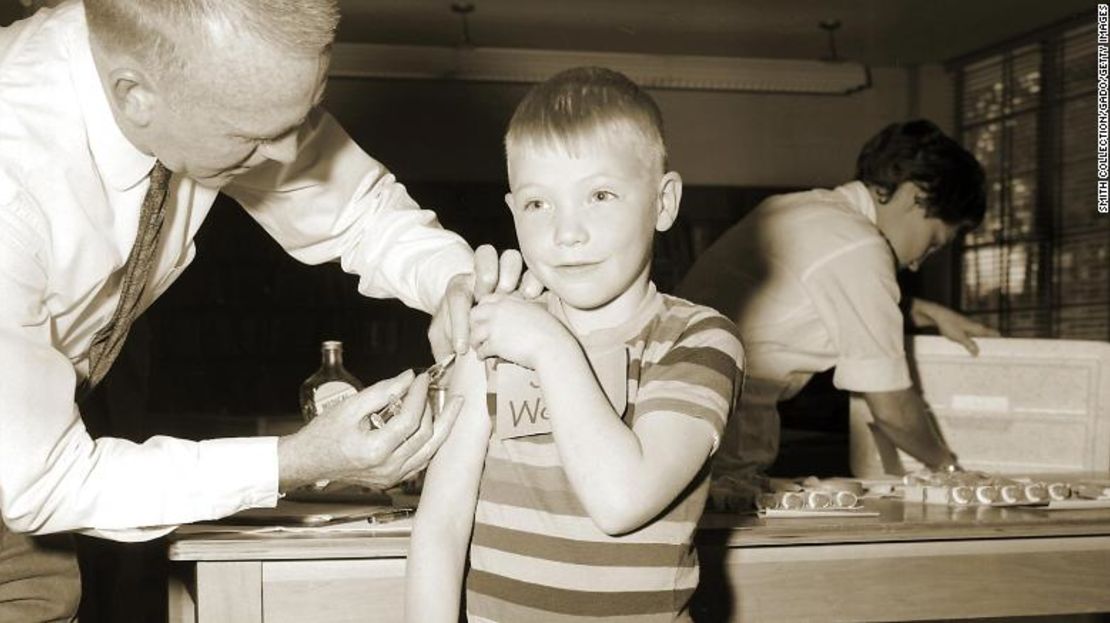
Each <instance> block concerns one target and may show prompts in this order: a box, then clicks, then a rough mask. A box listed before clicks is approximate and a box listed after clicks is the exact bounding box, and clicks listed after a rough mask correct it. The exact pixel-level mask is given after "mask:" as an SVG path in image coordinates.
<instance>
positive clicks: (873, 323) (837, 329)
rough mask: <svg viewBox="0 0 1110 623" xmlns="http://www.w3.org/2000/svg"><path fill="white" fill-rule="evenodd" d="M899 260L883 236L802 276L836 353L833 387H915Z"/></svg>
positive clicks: (848, 249)
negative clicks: (905, 334) (897, 274)
mask: <svg viewBox="0 0 1110 623" xmlns="http://www.w3.org/2000/svg"><path fill="white" fill-rule="evenodd" d="M893 262H894V259H893V257H891V253H890V250H889V249H888V248H887V246H886V243H885V242H883V240H882V239H881V238H878V237H875V238H870V239H867V240H864V241H859V242H857V243H855V244H854V245H851V246H848V247H845V248H843V249H841V250H840V251H839V252H838V253H837V254H836V255H835V256H833V257H829V258H827V260H826V261H824V262H821V263H820V264H818V265H815V266H814V267H813V268H811V269H810V270H809V271H808V272H807V273H806V274H804V275H802V276H801V282H802V285H803V287H804V288H805V289H806V291H807V292H808V294H809V296H810V298H811V299H812V301H813V303H814V305H815V307H816V308H817V313H818V315H819V316H820V317H821V320H822V322H823V323H824V324H825V326H826V328H827V329H828V333H829V336H830V339H832V340H833V341H834V342H835V344H834V346H835V348H836V350H837V353H838V355H837V361H836V370H835V372H833V384H834V385H835V386H837V387H839V388H840V389H845V390H848V391H855V392H886V391H895V390H899V389H905V388H907V387H910V386H911V384H912V382H911V380H910V373H909V366H908V365H907V364H906V354H905V350H904V347H903V341H904V338H903V335H902V312H901V310H899V308H898V298H899V291H898V282H897V280H896V279H895V274H894V268H893V266H894V264H893Z"/></svg>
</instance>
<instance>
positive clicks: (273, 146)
mask: <svg viewBox="0 0 1110 623" xmlns="http://www.w3.org/2000/svg"><path fill="white" fill-rule="evenodd" d="M297 136H298V132H296V131H293V132H290V133H288V134H286V135H285V136H283V137H281V138H279V139H277V140H274V141H270V142H267V143H262V144H261V145H259V146H258V151H260V152H262V155H263V156H266V157H267V158H269V159H270V160H276V161H278V162H281V163H284V164H289V163H291V162H293V160H294V159H295V158H296V157H297Z"/></svg>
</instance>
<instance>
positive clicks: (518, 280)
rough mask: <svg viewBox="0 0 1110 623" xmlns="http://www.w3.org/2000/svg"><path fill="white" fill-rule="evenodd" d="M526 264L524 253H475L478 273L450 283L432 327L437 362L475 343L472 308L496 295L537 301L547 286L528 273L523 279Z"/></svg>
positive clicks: (483, 250) (488, 248) (483, 249)
mask: <svg viewBox="0 0 1110 623" xmlns="http://www.w3.org/2000/svg"><path fill="white" fill-rule="evenodd" d="M523 269H524V260H523V259H522V258H521V256H520V251H517V250H516V249H507V250H506V251H504V252H503V253H501V255H500V257H499V256H498V255H497V251H496V250H495V249H494V248H493V247H492V246H490V245H488V244H484V245H482V246H480V247H478V248H477V249H476V250H475V251H474V273H473V274H472V273H460V274H458V275H455V276H454V277H452V278H451V281H449V282H448V283H447V291H446V292H445V293H444V295H443V301H442V302H440V305H439V309H437V310H436V313H435V314H434V315H433V316H432V323H431V325H430V326H429V327H428V342H429V343H430V344H431V346H432V354H433V355H434V356H435V359H436V361H439V360H440V359H442V358H443V357H445V356H446V355H447V354H448V353H450V352H454V353H455V354H456V355H462V354H463V353H465V352H466V350H467V348H468V347H469V343H470V342H471V340H470V336H469V328H470V308H471V307H472V306H473V305H474V302H475V301H481V300H482V299H483V298H484V297H486V296H488V295H489V294H492V293H509V292H514V291H516V292H520V293H522V294H523V296H524V298H535V297H536V296H538V295H539V294H540V292H541V291H542V290H543V286H541V285H540V284H539V282H538V281H537V280H536V279H535V278H534V277H532V276H531V275H530V274H528V273H524V275H521V271H523Z"/></svg>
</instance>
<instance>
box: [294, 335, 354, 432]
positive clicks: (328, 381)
mask: <svg viewBox="0 0 1110 623" xmlns="http://www.w3.org/2000/svg"><path fill="white" fill-rule="evenodd" d="M320 357H321V361H320V369H319V370H317V371H316V372H315V373H313V375H312V376H310V377H308V378H307V379H305V382H304V383H301V415H302V416H303V417H304V420H305V422H308V421H309V420H311V419H312V418H314V417H316V416H317V415H319V414H321V413H323V412H324V411H326V410H327V409H329V408H331V407H333V406H335V405H337V404H339V403H341V402H343V401H344V400H346V399H348V398H350V397H351V396H354V395H355V394H356V393H358V391H359V390H360V389H362V383H361V382H359V380H358V379H357V378H355V375H353V374H351V373H350V372H348V371H347V369H346V368H344V367H343V342H339V341H336V340H329V341H327V342H324V343H323V345H322V346H321V347H320Z"/></svg>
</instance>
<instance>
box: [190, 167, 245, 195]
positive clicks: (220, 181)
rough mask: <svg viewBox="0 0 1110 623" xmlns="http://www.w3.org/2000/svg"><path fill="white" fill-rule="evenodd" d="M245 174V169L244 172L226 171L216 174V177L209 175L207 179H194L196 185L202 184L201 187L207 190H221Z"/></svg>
mask: <svg viewBox="0 0 1110 623" xmlns="http://www.w3.org/2000/svg"><path fill="white" fill-rule="evenodd" d="M243 173H246V170H245V169H244V170H238V169H236V170H233V171H224V172H223V173H216V174H215V175H208V176H205V177H194V178H193V179H194V180H195V181H196V183H198V184H200V185H201V186H204V187H206V188H211V189H212V190H219V189H221V188H223V187H224V186H227V185H228V184H230V183H231V181H232V180H234V179H235V178H236V177H239V176H240V175H242V174H243Z"/></svg>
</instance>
